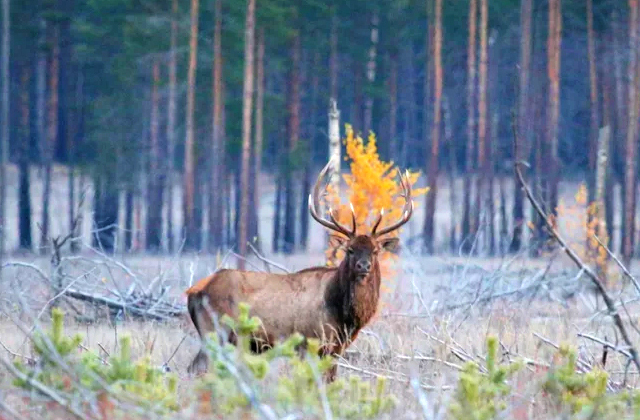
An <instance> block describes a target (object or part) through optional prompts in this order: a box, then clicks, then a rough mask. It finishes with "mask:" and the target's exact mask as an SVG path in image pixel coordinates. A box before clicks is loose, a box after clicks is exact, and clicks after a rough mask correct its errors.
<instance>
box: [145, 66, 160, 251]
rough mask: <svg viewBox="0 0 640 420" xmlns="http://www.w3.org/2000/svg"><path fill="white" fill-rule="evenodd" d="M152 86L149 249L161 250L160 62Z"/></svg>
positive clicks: (148, 218)
mask: <svg viewBox="0 0 640 420" xmlns="http://www.w3.org/2000/svg"><path fill="white" fill-rule="evenodd" d="M151 83H152V86H151V130H150V138H151V145H150V146H151V147H150V156H149V160H150V162H149V178H148V183H149V184H148V185H149V186H148V188H149V198H148V202H147V215H148V216H147V226H146V227H147V235H146V236H147V240H146V245H147V246H146V248H147V251H151V252H159V251H160V249H161V247H162V196H163V191H162V185H163V183H164V179H163V178H164V176H163V173H162V172H163V171H162V170H161V169H162V168H161V165H160V160H161V156H160V121H159V106H160V103H159V102H160V96H159V92H158V88H159V85H160V62H159V61H155V62H154V63H153V70H152V82H151Z"/></svg>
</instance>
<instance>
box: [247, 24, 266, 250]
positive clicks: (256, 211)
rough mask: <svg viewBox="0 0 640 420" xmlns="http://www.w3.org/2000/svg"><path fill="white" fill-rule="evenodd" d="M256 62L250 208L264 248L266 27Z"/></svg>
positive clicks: (253, 235)
mask: <svg viewBox="0 0 640 420" xmlns="http://www.w3.org/2000/svg"><path fill="white" fill-rule="evenodd" d="M257 49H258V50H257V54H258V56H257V62H256V132H255V144H254V150H253V159H252V160H253V165H252V171H251V172H252V174H253V176H252V177H251V179H252V180H253V181H252V183H251V196H250V197H249V198H250V200H249V207H250V208H249V210H250V212H251V229H250V233H251V238H252V239H253V238H256V241H255V242H256V243H255V246H256V247H257V248H258V250H262V240H261V238H260V194H261V191H260V188H261V184H260V176H261V173H262V148H263V142H264V140H263V139H264V116H263V115H264V113H263V111H264V28H260V31H259V32H258V44H257Z"/></svg>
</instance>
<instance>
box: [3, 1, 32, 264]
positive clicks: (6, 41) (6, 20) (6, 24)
mask: <svg viewBox="0 0 640 420" xmlns="http://www.w3.org/2000/svg"><path fill="white" fill-rule="evenodd" d="M10 36H11V28H10V8H9V0H2V140H0V142H1V143H0V262H1V261H2V258H4V252H5V246H6V236H7V235H6V231H7V218H6V217H7V165H8V164H9V124H11V123H10V121H9V113H10V111H11V110H10V105H9V97H10V92H9V88H10V87H9V83H10V81H11V75H10V73H9V60H10V55H11V51H10V45H11V39H10V38H9V37H10ZM27 121H28V120H27ZM0 267H1V265H0ZM0 270H1V268H0Z"/></svg>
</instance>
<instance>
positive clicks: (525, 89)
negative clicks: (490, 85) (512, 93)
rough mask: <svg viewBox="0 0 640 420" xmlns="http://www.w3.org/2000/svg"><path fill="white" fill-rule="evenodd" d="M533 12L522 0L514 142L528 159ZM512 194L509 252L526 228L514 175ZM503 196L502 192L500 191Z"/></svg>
mask: <svg viewBox="0 0 640 420" xmlns="http://www.w3.org/2000/svg"><path fill="white" fill-rule="evenodd" d="M531 14H532V0H522V3H521V5H520V31H521V34H520V69H519V76H520V78H519V95H518V126H517V132H518V136H517V139H516V141H517V144H515V143H514V145H515V147H516V148H517V150H516V156H515V158H516V159H517V160H527V159H528V157H529V153H530V143H531V141H530V138H531V136H530V134H529V133H530V127H531V124H530V123H529V73H530V71H531ZM514 187H515V188H514V198H513V237H512V239H511V244H510V245H509V252H511V253H515V252H518V251H520V248H521V247H522V230H523V228H524V194H523V191H522V187H521V186H520V183H519V182H518V180H517V176H514ZM501 196H502V194H501Z"/></svg>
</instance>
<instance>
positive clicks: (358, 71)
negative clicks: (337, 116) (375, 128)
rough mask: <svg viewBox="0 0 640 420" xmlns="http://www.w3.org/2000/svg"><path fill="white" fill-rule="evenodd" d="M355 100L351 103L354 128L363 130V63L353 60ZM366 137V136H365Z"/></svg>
mask: <svg viewBox="0 0 640 420" xmlns="http://www.w3.org/2000/svg"><path fill="white" fill-rule="evenodd" d="M353 61H354V62H353V70H352V71H353V73H354V75H353V77H354V79H355V80H354V81H353V102H352V103H351V120H352V121H353V129H354V130H355V132H356V133H357V132H362V128H363V121H364V118H363V115H362V64H361V63H359V62H357V61H355V60H353ZM365 137H366V136H365Z"/></svg>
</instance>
